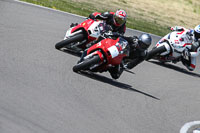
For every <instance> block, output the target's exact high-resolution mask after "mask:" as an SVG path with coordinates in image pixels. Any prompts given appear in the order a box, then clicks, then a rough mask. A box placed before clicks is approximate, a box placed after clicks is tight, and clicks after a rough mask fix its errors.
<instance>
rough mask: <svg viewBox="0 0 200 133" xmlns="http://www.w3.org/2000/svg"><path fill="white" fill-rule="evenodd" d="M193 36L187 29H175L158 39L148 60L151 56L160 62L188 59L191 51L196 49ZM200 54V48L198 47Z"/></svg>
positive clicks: (175, 61)
mask: <svg viewBox="0 0 200 133" xmlns="http://www.w3.org/2000/svg"><path fill="white" fill-rule="evenodd" d="M192 42H193V36H192V34H188V32H187V31H173V32H171V33H169V34H167V35H166V36H164V37H163V38H162V39H160V40H159V41H158V43H157V44H156V46H155V47H153V49H152V50H151V51H149V53H148V57H147V59H146V60H149V59H151V58H153V59H155V60H159V61H160V62H162V63H164V62H173V63H177V62H178V61H181V60H182V59H183V58H184V59H187V58H188V56H189V51H190V50H192V49H195V48H194V46H193V45H192ZM197 52H198V53H197V54H195V56H197V55H199V53H200V48H198V49H197Z"/></svg>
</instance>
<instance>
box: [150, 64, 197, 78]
mask: <svg viewBox="0 0 200 133" xmlns="http://www.w3.org/2000/svg"><path fill="white" fill-rule="evenodd" d="M148 62H151V63H154V64H156V65H160V66H162V67H166V68H170V69H173V70H176V71H178V72H181V73H184V74H188V75H190V76H193V77H198V78H200V74H197V73H194V72H190V71H188V70H186V69H184V68H181V67H178V66H175V65H172V64H168V63H161V62H158V61H148Z"/></svg>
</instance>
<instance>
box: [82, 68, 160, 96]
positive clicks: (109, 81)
mask: <svg viewBox="0 0 200 133" xmlns="http://www.w3.org/2000/svg"><path fill="white" fill-rule="evenodd" d="M78 74H80V75H83V76H86V77H89V78H91V79H94V80H97V81H101V82H103V83H107V84H110V85H112V86H115V87H118V88H121V89H125V90H129V91H134V92H138V93H140V94H143V95H145V96H148V97H151V98H153V99H156V100H160V99H159V98H157V97H155V96H153V95H150V94H147V93H145V92H142V91H139V90H137V89H135V88H133V87H132V86H130V85H128V84H125V83H121V82H118V81H117V80H113V79H110V78H107V77H105V76H101V75H98V74H96V73H92V72H85V71H84V72H83V71H82V72H80V73H78Z"/></svg>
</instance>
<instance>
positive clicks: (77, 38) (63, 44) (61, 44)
mask: <svg viewBox="0 0 200 133" xmlns="http://www.w3.org/2000/svg"><path fill="white" fill-rule="evenodd" d="M83 40H84V34H83V33H78V34H76V35H74V36H72V37H70V38H68V39H66V40H63V41H61V42H58V43H57V44H56V45H55V48H56V49H61V48H63V47H66V46H67V45H70V44H71V43H73V42H81V41H83Z"/></svg>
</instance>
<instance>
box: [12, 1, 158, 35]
mask: <svg viewBox="0 0 200 133" xmlns="http://www.w3.org/2000/svg"><path fill="white" fill-rule="evenodd" d="M14 1H16V2H19V3H23V4H27V5H31V6H36V7H40V8H44V9H47V10H51V11H56V12H60V13H64V14H69V15H72V16H76V17H81V18H86V17H84V16H80V15H77V14H73V13H69V12H64V11H61V10H57V9H53V8H49V7H45V6H41V5H36V4H32V3H28V2H25V1H20V0H14ZM127 29H129V30H132V31H136V32H141V33H145V32H143V31H139V30H135V29H130V28H127ZM149 34H150V35H152V36H155V37H158V38H160V36H158V35H155V34H151V33H149Z"/></svg>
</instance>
